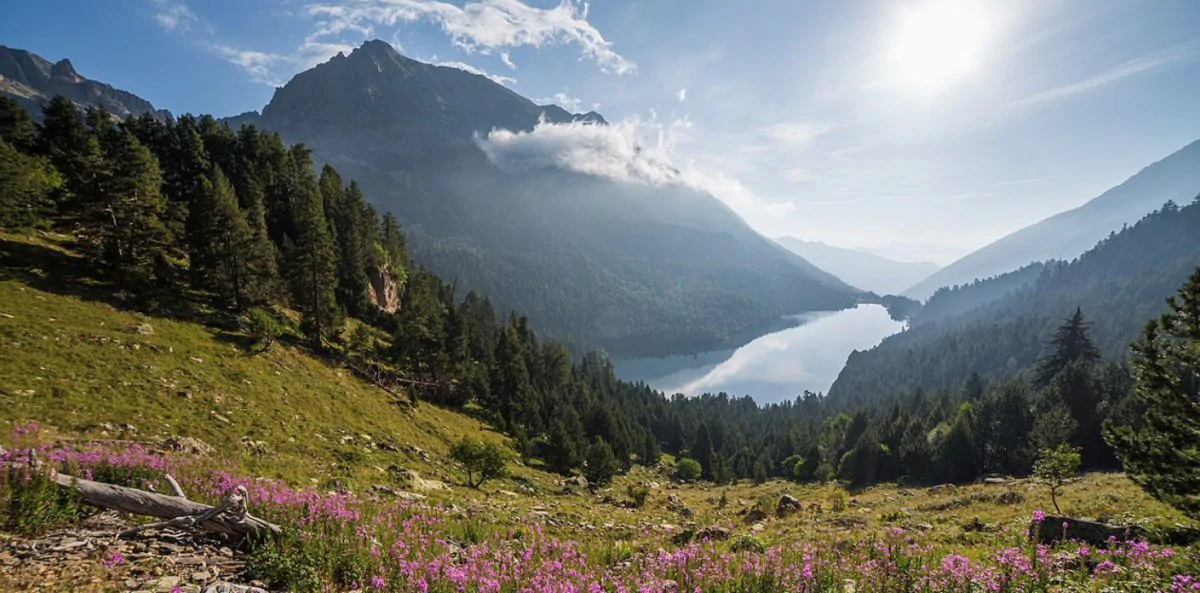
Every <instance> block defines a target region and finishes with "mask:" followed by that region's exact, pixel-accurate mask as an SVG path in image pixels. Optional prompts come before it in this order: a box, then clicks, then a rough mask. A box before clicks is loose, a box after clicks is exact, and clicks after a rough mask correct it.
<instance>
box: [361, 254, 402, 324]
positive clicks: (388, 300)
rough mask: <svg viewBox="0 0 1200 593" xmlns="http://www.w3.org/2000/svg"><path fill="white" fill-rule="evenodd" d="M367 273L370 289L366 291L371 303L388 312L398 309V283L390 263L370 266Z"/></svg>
mask: <svg viewBox="0 0 1200 593" xmlns="http://www.w3.org/2000/svg"><path fill="white" fill-rule="evenodd" d="M368 275H369V276H370V280H371V290H370V291H368V294H369V296H370V298H371V304H373V305H375V306H376V307H379V308H380V309H382V310H384V311H387V312H388V313H395V312H396V311H398V310H399V309H400V284H399V282H398V279H397V277H396V273H395V272H394V271H392V268H391V265H389V264H387V263H385V264H383V265H382V266H379V267H372V268H371V269H370V270H368Z"/></svg>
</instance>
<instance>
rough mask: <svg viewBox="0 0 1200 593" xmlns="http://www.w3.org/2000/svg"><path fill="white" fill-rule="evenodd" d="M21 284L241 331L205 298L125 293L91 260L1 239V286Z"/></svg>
mask: <svg viewBox="0 0 1200 593" xmlns="http://www.w3.org/2000/svg"><path fill="white" fill-rule="evenodd" d="M2 280H16V281H18V282H22V283H24V284H26V285H28V286H31V287H33V288H36V289H38V290H42V291H45V292H50V293H54V294H59V295H64V296H72V297H76V298H79V299H82V300H86V301H93V302H100V303H104V304H107V305H110V306H112V307H113V308H115V309H119V310H124V311H136V312H140V313H145V314H147V315H152V316H155V317H166V318H169V319H173V320H176V321H189V322H193V323H199V324H203V325H205V326H208V327H210V328H215V329H217V330H224V331H236V330H237V327H238V325H237V318H236V317H234V316H232V315H230V314H228V313H224V312H221V311H218V310H214V309H212V308H211V307H208V306H207V304H206V303H204V302H203V299H201V298H200V297H199V296H196V295H191V294H189V293H188V292H186V291H185V292H183V293H180V292H179V291H178V290H177V289H175V288H169V287H166V286H157V287H155V286H151V287H148V288H144V289H142V288H139V289H137V290H132V291H131V290H124V289H120V288H118V287H116V286H114V285H113V284H112V282H111V281H110V280H109V279H108V278H106V277H105V276H104V274H103V270H101V269H100V268H99V267H97V266H96V265H95V264H93V263H91V262H89V261H88V260H87V259H85V258H83V257H80V256H78V255H73V254H71V253H68V252H64V251H62V250H59V249H55V248H53V247H51V246H48V245H43V244H38V243H30V242H24V241H16V240H12V239H9V238H6V237H0V281H2Z"/></svg>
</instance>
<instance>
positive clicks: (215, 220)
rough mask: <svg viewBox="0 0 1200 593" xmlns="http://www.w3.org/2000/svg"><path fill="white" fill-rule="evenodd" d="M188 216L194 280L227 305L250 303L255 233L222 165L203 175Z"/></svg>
mask: <svg viewBox="0 0 1200 593" xmlns="http://www.w3.org/2000/svg"><path fill="white" fill-rule="evenodd" d="M192 205H193V207H192V208H191V215H190V216H189V217H188V225H187V226H188V257H189V263H190V265H191V272H192V277H193V279H194V282H195V283H196V285H197V286H199V287H200V288H203V289H207V290H211V291H213V292H214V293H216V294H217V295H218V296H219V297H220V298H221V299H222V300H223V301H224V302H225V304H226V305H227V306H232V307H234V308H236V309H238V310H245V309H246V308H247V307H248V306H249V305H250V291H249V289H250V285H251V284H252V276H253V270H252V269H251V264H250V262H251V258H252V257H253V256H254V248H255V235H254V231H253V229H251V228H250V222H249V220H248V219H247V218H246V216H245V215H244V214H243V213H242V211H241V210H240V209H239V208H238V200H237V196H235V195H234V193H233V186H232V185H230V184H229V181H228V180H227V179H226V178H225V174H224V173H222V172H221V169H220V168H219V167H215V166H214V167H213V168H212V170H211V171H209V173H208V174H207V175H205V176H202V177H201V181H200V188H199V190H198V191H197V192H196V194H195V196H194V198H193V202H192Z"/></svg>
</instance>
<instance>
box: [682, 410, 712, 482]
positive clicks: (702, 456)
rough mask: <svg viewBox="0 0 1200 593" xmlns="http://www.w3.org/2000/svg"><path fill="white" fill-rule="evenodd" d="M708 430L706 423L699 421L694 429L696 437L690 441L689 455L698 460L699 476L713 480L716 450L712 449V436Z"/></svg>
mask: <svg viewBox="0 0 1200 593" xmlns="http://www.w3.org/2000/svg"><path fill="white" fill-rule="evenodd" d="M708 432H709V431H708V424H707V423H701V424H700V427H699V428H697V429H696V438H695V439H693V441H692V446H691V448H690V455H689V456H690V457H691V458H692V459H695V460H696V461H698V462H700V472H701V473H700V477H702V478H704V479H705V480H713V479H714V476H715V470H716V463H715V459H714V457H716V452H715V451H713V444H712V437H711V436H709V433H708Z"/></svg>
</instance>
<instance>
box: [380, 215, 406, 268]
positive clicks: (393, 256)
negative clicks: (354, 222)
mask: <svg viewBox="0 0 1200 593" xmlns="http://www.w3.org/2000/svg"><path fill="white" fill-rule="evenodd" d="M382 224H383V228H382V229H381V230H380V238H381V240H382V242H383V252H384V253H385V254H387V257H388V262H389V263H391V264H392V267H394V268H395V267H399V268H403V267H404V266H405V264H406V263H407V261H408V246H407V244H406V242H405V239H404V235H403V234H401V233H400V221H399V220H397V219H396V215H395V214H392V213H391V212H388V213H386V214H384V215H383V223H382Z"/></svg>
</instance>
